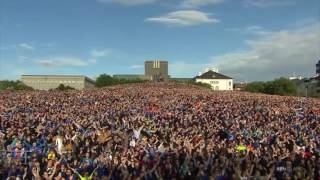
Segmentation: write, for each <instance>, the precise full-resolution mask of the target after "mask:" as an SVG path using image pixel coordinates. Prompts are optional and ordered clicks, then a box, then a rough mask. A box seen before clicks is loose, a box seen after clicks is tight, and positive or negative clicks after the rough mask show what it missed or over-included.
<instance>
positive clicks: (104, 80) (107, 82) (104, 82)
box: [96, 74, 115, 87]
mask: <svg viewBox="0 0 320 180" xmlns="http://www.w3.org/2000/svg"><path fill="white" fill-rule="evenodd" d="M114 84H115V79H113V78H112V77H111V76H109V75H107V74H101V75H100V76H99V77H98V78H97V80H96V86H97V87H104V86H111V85H114Z"/></svg>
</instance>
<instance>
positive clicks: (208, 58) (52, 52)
mask: <svg viewBox="0 0 320 180" xmlns="http://www.w3.org/2000/svg"><path fill="white" fill-rule="evenodd" d="M153 59H162V60H168V61H169V73H170V75H171V76H173V77H193V76H195V75H197V74H198V72H201V71H203V70H204V69H205V68H206V67H218V68H219V69H220V72H221V73H223V74H226V75H229V76H232V77H234V78H235V79H236V80H237V81H254V80H270V79H273V78H276V77H280V76H285V77H288V76H291V75H293V74H301V75H303V76H312V75H313V74H314V73H315V65H314V64H315V63H316V62H317V60H318V59H320V2H319V1H317V0H28V1H26V0H25V1H23V0H0V79H19V78H20V75H21V74H83V75H87V76H89V77H91V78H95V77H97V76H98V75H99V74H101V73H107V74H143V72H144V70H143V62H144V61H145V60H153Z"/></svg>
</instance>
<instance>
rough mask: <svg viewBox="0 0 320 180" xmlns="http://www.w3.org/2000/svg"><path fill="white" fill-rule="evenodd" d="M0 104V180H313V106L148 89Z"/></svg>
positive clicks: (186, 88) (317, 178) (318, 140)
mask: <svg viewBox="0 0 320 180" xmlns="http://www.w3.org/2000/svg"><path fill="white" fill-rule="evenodd" d="M0 105H1V108H0V157H1V158H0V179H8V180H9V179H34V180H40V179H41V180H42V179H46V180H73V179H80V180H95V179H110V180H118V179H132V180H135V179H143V180H153V179H199V180H209V179H210V180H211V179H212V180H214V179H219V180H220V179H221V180H224V179H257V180H258V179H259V180H260V179H262V180H263V179H266V180H267V179H280V180H282V179H301V180H302V179H307V180H308V179H309V180H320V100H319V99H312V98H301V97H286V96H270V95H263V94H252V93H246V92H214V91H210V90H206V89H203V88H200V87H197V86H192V85H182V84H176V83H155V84H151V83H147V84H135V85H121V86H113V87H107V88H100V89H90V90H82V91H65V92H61V91H32V92H9V91H6V92H1V93H0Z"/></svg>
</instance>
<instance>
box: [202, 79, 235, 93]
mask: <svg viewBox="0 0 320 180" xmlns="http://www.w3.org/2000/svg"><path fill="white" fill-rule="evenodd" d="M196 82H201V83H206V84H210V85H211V89H213V90H215V91H232V90H233V79H196Z"/></svg>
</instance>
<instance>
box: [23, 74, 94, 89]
mask: <svg viewBox="0 0 320 180" xmlns="http://www.w3.org/2000/svg"><path fill="white" fill-rule="evenodd" d="M21 81H22V82H23V83H24V84H26V85H27V86H30V87H32V88H33V89H37V90H50V89H55V88H57V87H58V86H59V85H60V84H63V85H65V86H70V87H73V88H75V89H78V90H81V89H86V88H92V87H94V86H95V81H93V80H92V79H90V78H88V77H86V76H73V75H22V76H21Z"/></svg>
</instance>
